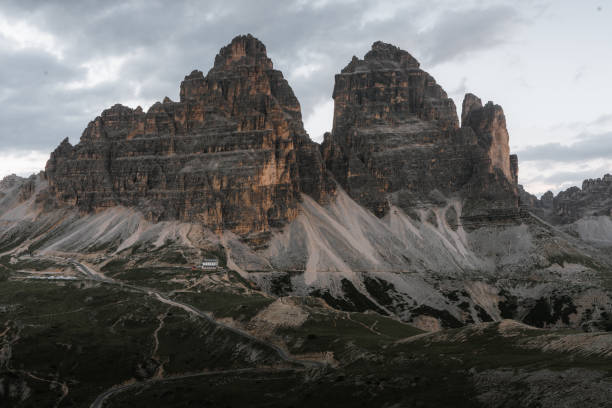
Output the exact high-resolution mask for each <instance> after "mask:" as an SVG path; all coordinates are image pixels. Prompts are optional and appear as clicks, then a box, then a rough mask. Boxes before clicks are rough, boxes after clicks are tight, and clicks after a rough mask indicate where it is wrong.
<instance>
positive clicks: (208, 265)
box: [201, 258, 219, 270]
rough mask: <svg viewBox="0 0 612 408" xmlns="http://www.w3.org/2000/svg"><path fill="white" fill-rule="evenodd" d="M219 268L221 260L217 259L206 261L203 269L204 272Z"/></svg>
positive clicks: (202, 266)
mask: <svg viewBox="0 0 612 408" xmlns="http://www.w3.org/2000/svg"><path fill="white" fill-rule="evenodd" d="M218 267H219V260H218V259H216V258H210V259H204V260H203V261H202V265H201V268H202V269H204V270H215V269H217V268H218Z"/></svg>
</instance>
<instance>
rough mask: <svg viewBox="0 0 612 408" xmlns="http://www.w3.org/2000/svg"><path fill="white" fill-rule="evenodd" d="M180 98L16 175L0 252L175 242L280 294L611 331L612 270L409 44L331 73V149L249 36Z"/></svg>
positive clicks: (136, 113)
mask: <svg viewBox="0 0 612 408" xmlns="http://www.w3.org/2000/svg"><path fill="white" fill-rule="evenodd" d="M180 95H181V96H180V101H179V102H172V101H170V100H169V99H168V98H166V99H164V101H163V102H162V103H156V104H154V105H153V106H152V107H151V108H150V109H149V110H148V112H146V113H145V112H143V111H142V109H140V108H136V109H131V108H127V107H123V106H120V105H116V106H114V107H112V108H110V109H108V110H106V111H104V112H103V113H102V115H101V116H100V117H98V118H96V119H95V120H94V121H92V122H91V123H90V124H89V126H88V127H87V129H86V130H85V131H84V133H83V135H82V137H81V140H80V142H79V143H78V144H76V145H75V146H71V145H70V143H68V141H67V140H65V141H63V142H62V143H61V144H60V146H59V147H58V148H57V149H56V150H55V151H54V152H53V153H52V154H51V158H50V159H49V161H48V163H47V167H46V171H45V172H44V173H42V174H40V175H38V176H35V177H33V178H30V179H28V180H25V179H15V178H9V179H7V180H6V181H4V182H3V184H2V188H0V190H1V191H2V194H3V197H4V198H1V201H0V205H1V207H2V212H1V213H0V224H1V225H2V226H3V227H4V228H3V230H2V231H1V232H0V242H1V243H2V246H0V254H5V255H6V254H11V255H15V254H21V253H34V254H35V253H40V254H66V253H70V254H81V255H82V254H87V256H88V257H89V256H92V257H94V259H95V262H94V263H96V262H98V263H99V262H103V263H105V262H109V260H110V259H114V260H116V261H118V262H119V261H121V262H123V261H128V260H129V259H130V256H131V254H132V253H134V251H140V250H143V248H144V249H147V250H149V251H153V252H154V251H158V250H159V251H162V250H163V249H164V248H170V247H173V246H176V248H178V249H177V250H180V253H181V254H183V255H181V259H185V260H187V261H188V262H192V263H197V262H199V259H200V258H201V256H202V255H203V254H208V255H209V256H215V257H222V258H223V259H225V262H226V263H227V265H228V267H230V268H231V269H233V270H235V271H237V272H238V273H240V274H241V276H242V278H244V279H245V280H247V281H249V282H250V284H252V285H255V286H256V287H258V288H259V289H261V290H263V291H264V292H266V293H268V294H271V295H276V296H282V295H292V296H316V297H319V298H322V299H325V301H326V302H327V303H328V304H330V305H332V306H334V307H337V308H340V309H343V310H353V311H357V312H364V311H367V310H373V311H376V312H378V313H382V314H385V315H389V316H394V317H396V318H399V319H401V320H403V321H406V322H410V323H412V324H413V325H415V326H418V327H420V328H422V329H426V330H437V329H440V328H448V327H459V326H462V325H465V324H470V323H478V322H487V321H498V320H500V319H502V318H512V319H517V320H520V321H523V322H526V323H528V324H532V325H535V326H539V327H549V326H572V327H583V328H584V329H585V330H595V329H597V328H600V327H603V326H605V324H607V323H606V321H607V320H606V319H607V317H606V316H608V315H609V314H610V313H611V312H612V298H611V294H610V292H609V290H608V289H607V286H606V285H607V283H605V282H608V281H607V279H608V278H607V276H608V274H609V271H610V270H611V269H612V266H611V265H612V259H610V257H609V256H608V255H607V253H604V252H602V251H600V250H598V249H597V248H596V247H595V246H593V245H592V243H591V242H590V241H588V240H585V239H583V238H584V234H582V235H581V234H576V233H573V232H572V231H569V230H567V229H565V230H561V229H559V228H556V227H554V226H552V225H550V224H549V223H547V222H545V221H543V220H542V219H541V218H540V217H537V215H538V214H539V212H538V211H539V209H538V208H536V207H537V205H539V204H537V202H536V201H534V206H532V208H533V211H534V213H535V214H536V216H533V215H531V214H530V213H529V211H528V210H527V209H526V208H527V207H526V206H525V205H523V206H522V207H519V194H521V200H522V202H523V203H524V202H525V200H526V199H527V198H528V196H527V195H526V193H524V192H522V191H521V190H520V189H519V187H518V185H517V179H518V161H517V158H516V156H514V155H510V151H509V140H508V139H509V135H508V131H507V128H506V118H505V116H504V113H503V110H502V108H501V107H500V106H498V105H495V104H493V103H492V102H489V103H486V104H483V103H482V102H481V100H480V99H479V98H478V97H476V96H475V95H472V94H467V95H466V96H465V98H464V100H463V103H462V112H461V123H460V121H459V116H458V115H457V112H456V108H455V105H454V102H453V101H452V100H451V99H450V98H448V96H447V94H446V93H445V92H444V90H443V89H442V87H441V86H440V85H438V84H437V83H436V82H435V80H434V79H433V78H432V77H431V76H430V75H429V74H427V73H426V72H425V71H423V70H422V69H420V65H419V63H418V61H417V60H416V59H415V58H414V57H412V56H411V55H410V54H409V53H408V52H406V51H403V50H400V49H399V48H397V47H395V46H393V45H390V44H385V43H382V42H376V43H374V44H373V45H372V49H371V50H370V51H369V52H368V53H367V54H366V55H365V56H364V58H363V59H359V58H357V57H354V58H353V59H352V61H350V62H349V64H348V65H347V66H346V67H345V68H344V69H342V70H341V72H340V73H339V74H338V75H336V81H335V87H334V91H333V97H334V104H335V107H334V122H333V129H332V131H331V132H330V133H327V134H326V135H325V140H324V142H323V143H322V144H321V145H320V146H318V145H317V144H316V143H314V142H312V141H311V140H310V138H309V137H308V135H307V134H306V132H305V131H304V128H303V125H302V121H301V112H300V106H299V103H298V101H297V99H296V98H295V95H294V94H293V92H292V90H291V88H290V87H289V85H288V83H287V82H286V81H285V80H284V79H283V76H282V73H280V72H279V71H277V70H274V69H273V65H272V62H271V61H270V59H269V58H268V57H267V55H266V50H265V47H264V45H263V44H262V43H261V42H259V41H258V40H257V39H255V38H254V37H252V36H250V35H248V36H239V37H236V38H235V39H234V40H233V41H232V42H231V43H230V44H229V45H227V46H226V47H223V48H222V49H221V50H220V52H219V54H218V55H217V57H216V58H215V62H214V65H213V67H212V68H211V69H210V71H209V72H208V74H207V75H206V76H204V75H203V73H202V72H200V71H194V72H192V73H191V74H190V75H188V76H186V77H185V80H184V81H183V83H182V84H181V92H180ZM606 180H607V179H606ZM602 183H607V181H602ZM589 188H590V187H589ZM592 189H593V191H595V190H597V191H599V190H600V189H601V188H600V187H593V188H592ZM564 208H565V207H564ZM568 208H569V207H568ZM173 251H174V250H173ZM173 253H174V252H173ZM7 256H8V255H7ZM148 262H154V259H153V260H150V261H148Z"/></svg>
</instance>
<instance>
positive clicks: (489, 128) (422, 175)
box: [322, 42, 518, 216]
mask: <svg viewBox="0 0 612 408" xmlns="http://www.w3.org/2000/svg"><path fill="white" fill-rule="evenodd" d="M333 98H334V124H333V130H332V132H331V133H329V134H326V136H325V140H324V142H323V145H322V153H323V157H324V160H325V162H326V166H327V168H328V169H329V170H330V171H331V172H332V173H333V174H334V176H335V178H336V179H337V180H338V182H339V183H340V184H341V185H342V187H343V188H345V189H346V190H347V192H348V193H349V194H350V195H351V196H352V197H353V198H354V199H355V200H357V201H358V202H360V203H361V204H362V205H364V206H366V207H367V208H369V209H370V210H371V211H373V212H374V213H375V214H376V215H378V216H383V215H384V214H385V213H386V212H387V211H388V208H389V204H390V203H391V204H395V205H398V206H400V207H402V208H404V209H406V210H407V211H409V210H410V209H412V208H414V207H418V206H427V205H429V204H432V203H434V204H435V203H439V199H440V194H439V193H442V195H443V196H446V197H451V196H459V197H461V198H462V199H464V204H465V209H466V210H467V211H466V212H464V215H467V216H484V215H487V214H490V213H491V211H490V210H492V209H498V210H502V212H505V213H513V212H516V211H518V190H517V187H516V173H517V171H518V165H517V163H516V159H515V158H514V159H511V157H510V154H509V145H508V133H507V131H506V123H505V118H504V115H503V111H502V109H501V107H499V106H497V105H493V104H492V103H490V104H487V105H486V106H484V107H483V106H482V104H481V103H480V100H479V99H478V98H476V97H475V96H473V95H470V94H468V95H466V100H465V101H464V112H463V114H462V119H463V126H462V127H459V119H458V117H457V113H456V108H455V104H454V103H453V101H452V99H450V98H448V96H447V94H446V92H444V90H443V89H442V88H441V87H440V86H439V85H438V84H437V83H436V81H435V80H434V78H433V77H432V76H431V75H429V74H428V73H427V72H425V71H423V70H421V69H420V68H419V63H418V61H417V60H416V59H415V58H414V57H412V56H411V55H410V54H409V53H408V52H406V51H403V50H401V49H399V48H397V47H395V46H393V45H390V44H385V43H382V42H376V43H374V44H373V45H372V49H371V50H370V51H369V52H368V53H367V54H366V55H365V57H364V59H363V60H361V59H358V58H357V57H353V59H352V61H351V62H350V63H349V64H348V65H347V66H346V67H345V68H344V69H343V70H342V71H341V73H340V74H338V75H336V81H335V87H334V93H333Z"/></svg>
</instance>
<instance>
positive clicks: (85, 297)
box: [0, 254, 612, 407]
mask: <svg viewBox="0 0 612 408" xmlns="http://www.w3.org/2000/svg"><path fill="white" fill-rule="evenodd" d="M0 261H1V262H2V265H3V266H2V273H3V278H4V280H3V281H1V282H0V299H1V300H0V311H1V312H2V313H1V314H0V319H1V320H0V342H1V343H0V344H1V347H2V348H1V349H0V402H2V406H15V407H41V406H55V407H87V406H89V407H124V406H130V407H139V406H142V407H149V406H152V405H157V406H164V407H189V406H198V407H199V406H211V407H212V406H229V407H239V406H249V407H258V406H261V407H264V406H287V407H289V406H293V407H297V406H314V405H320V406H334V407H341V406H351V407H352V406H369V407H371V406H389V407H390V406H432V407H439V406H454V407H461V406H465V407H479V406H484V407H489V406H490V407H493V406H494V407H498V406H504V407H524V406H534V407H535V406H538V407H557V406H578V405H580V406H581V407H605V406H606V404H608V403H609V401H612V333H604V332H594V333H583V332H577V331H573V330H545V329H536V328H533V327H530V326H526V325H523V324H521V323H518V322H515V321H512V320H502V321H500V322H492V323H482V324H475V325H469V326H466V327H463V328H458V329H447V330H442V331H438V332H432V333H425V332H422V331H421V330H419V329H416V328H414V327H413V326H410V325H408V324H405V323H402V322H400V321H398V320H395V319H392V318H389V317H385V316H381V315H379V314H376V313H357V312H345V311H340V310H336V309H333V308H331V307H330V306H328V305H327V304H326V303H325V302H324V301H322V300H321V299H316V298H310V297H273V296H270V295H268V294H265V293H263V292H260V291H259V290H257V288H254V287H253V285H252V284H251V283H250V282H248V281H245V280H244V279H242V278H241V277H240V275H239V274H237V273H235V272H233V271H231V270H227V269H220V270H219V271H215V272H203V271H200V270H197V271H193V270H191V269H190V268H188V267H184V266H183V267H178V266H169V265H168V264H166V265H159V266H147V267H144V268H134V267H128V266H126V265H122V264H121V263H120V262H114V263H113V262H112V261H111V262H107V263H99V264H95V263H93V262H85V261H83V260H78V259H77V258H75V257H72V256H70V255H66V254H64V255H54V256H50V255H49V256H21V257H18V258H15V257H13V258H11V257H4V258H2V259H0ZM94 264H95V266H94Z"/></svg>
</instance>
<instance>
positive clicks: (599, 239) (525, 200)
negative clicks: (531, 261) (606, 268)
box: [520, 174, 612, 247]
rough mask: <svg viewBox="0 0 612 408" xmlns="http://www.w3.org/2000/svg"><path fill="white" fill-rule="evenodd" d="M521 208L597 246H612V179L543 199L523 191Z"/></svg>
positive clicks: (587, 183)
mask: <svg viewBox="0 0 612 408" xmlns="http://www.w3.org/2000/svg"><path fill="white" fill-rule="evenodd" d="M520 195H521V198H520V201H521V205H522V206H523V207H525V208H528V209H529V211H531V212H532V213H534V214H536V215H538V216H539V217H541V218H542V219H544V220H546V221H548V222H550V223H551V224H553V225H556V226H558V227H559V228H561V229H563V230H564V231H567V232H569V233H571V234H572V235H575V236H578V237H580V238H581V239H582V240H584V241H587V242H590V243H591V244H596V245H597V246H604V247H611V246H612V218H611V217H612V175H611V174H605V175H604V176H603V177H602V178H597V179H588V180H584V181H583V182H582V188H579V187H570V188H568V189H567V190H565V191H561V192H559V193H558V194H557V195H556V196H555V195H554V194H553V193H552V191H547V192H546V193H544V194H543V195H542V197H540V198H539V199H538V198H537V197H536V196H534V195H532V194H529V193H528V192H526V191H525V190H524V189H523V188H522V187H521V188H520Z"/></svg>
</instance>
